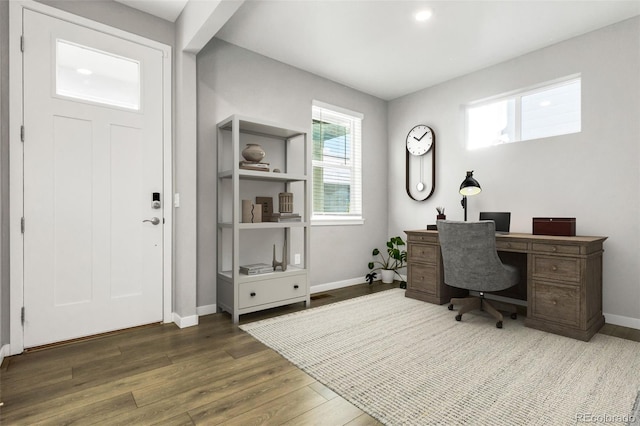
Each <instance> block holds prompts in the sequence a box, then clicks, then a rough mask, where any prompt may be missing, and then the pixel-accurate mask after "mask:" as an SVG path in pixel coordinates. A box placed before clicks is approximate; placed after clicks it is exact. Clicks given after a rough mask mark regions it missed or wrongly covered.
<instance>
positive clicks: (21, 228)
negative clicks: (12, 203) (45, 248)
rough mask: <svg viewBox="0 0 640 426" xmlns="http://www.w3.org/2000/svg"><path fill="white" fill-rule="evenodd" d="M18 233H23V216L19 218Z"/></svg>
mask: <svg viewBox="0 0 640 426" xmlns="http://www.w3.org/2000/svg"><path fill="white" fill-rule="evenodd" d="M20 233H22V234H24V217H21V218H20Z"/></svg>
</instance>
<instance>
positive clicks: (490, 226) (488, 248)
mask: <svg viewBox="0 0 640 426" xmlns="http://www.w3.org/2000/svg"><path fill="white" fill-rule="evenodd" d="M495 229H496V226H495V223H494V222H493V221H481V222H455V221H449V220H439V221H438V236H439V239H440V248H441V251H442V263H443V265H444V283H445V284H447V285H449V286H451V287H457V288H463V289H467V290H473V291H477V292H479V293H480V297H476V296H470V297H466V298H453V299H451V302H450V304H449V310H453V305H462V306H461V307H460V309H459V310H458V315H456V320H457V321H460V320H462V314H464V313H465V312H468V311H470V310H472V309H480V310H484V311H486V312H488V313H489V314H491V315H492V316H493V317H495V318H496V319H497V320H498V322H497V323H496V327H498V328H502V319H503V318H502V314H501V313H500V312H498V310H497V309H496V308H495V307H494V306H493V305H492V304H491V303H489V301H487V300H486V299H485V298H484V292H490V291H499V290H504V289H507V288H509V287H513V286H514V285H516V284H517V283H518V281H519V280H520V273H519V271H518V269H517V268H516V267H514V266H511V265H505V264H503V263H502V261H500V258H499V257H498V252H497V250H496V234H495ZM500 305H501V306H502V307H503V308H506V310H509V311H510V312H511V318H513V319H515V318H517V314H516V312H517V311H516V307H515V305H507V304H503V303H500Z"/></svg>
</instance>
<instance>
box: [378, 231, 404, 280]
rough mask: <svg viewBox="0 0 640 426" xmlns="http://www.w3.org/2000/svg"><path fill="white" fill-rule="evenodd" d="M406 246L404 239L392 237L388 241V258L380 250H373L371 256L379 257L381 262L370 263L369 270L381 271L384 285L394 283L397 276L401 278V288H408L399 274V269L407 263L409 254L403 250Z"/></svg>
mask: <svg viewBox="0 0 640 426" xmlns="http://www.w3.org/2000/svg"><path fill="white" fill-rule="evenodd" d="M404 245H405V244H404V241H402V238H400V237H392V238H390V239H389V241H387V255H386V256H385V255H384V253H383V252H381V251H380V250H379V249H377V248H374V249H373V252H372V253H371V254H372V255H373V256H379V260H374V261H371V262H369V269H370V270H371V272H374V271H378V270H379V271H380V274H381V275H382V282H383V283H392V282H393V278H394V276H395V275H397V276H398V277H399V278H400V287H401V288H405V287H406V284H407V283H406V282H405V281H404V280H403V279H402V275H400V274H399V273H398V269H400V268H402V267H404V266H405V263H406V262H407V252H406V250H404V249H403V247H404ZM369 275H370V274H369ZM374 276H375V275H374Z"/></svg>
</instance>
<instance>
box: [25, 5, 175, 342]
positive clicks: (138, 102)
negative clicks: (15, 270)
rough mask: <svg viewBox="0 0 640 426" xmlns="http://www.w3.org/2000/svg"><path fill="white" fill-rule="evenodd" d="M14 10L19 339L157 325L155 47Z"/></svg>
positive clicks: (159, 187) (159, 149)
mask: <svg viewBox="0 0 640 426" xmlns="http://www.w3.org/2000/svg"><path fill="white" fill-rule="evenodd" d="M23 13H24V15H23V25H24V26H23V36H24V54H23V61H24V62H23V70H24V71H23V72H24V76H23V79H24V80H23V81H24V220H25V229H24V306H25V311H24V347H26V348H28V347H34V346H39V345H44V344H48V343H52V342H58V341H63V340H68V339H74V338H78V337H82V336H88V335H93V334H98V333H103V332H107V331H112V330H117V329H122V328H127V327H132V326H137V325H142V324H148V323H153V322H158V321H162V319H163V244H162V242H163V228H164V227H163V209H164V208H165V206H166V205H167V204H166V203H165V200H164V198H165V195H166V194H165V193H164V191H163V127H162V120H163V115H162V112H163V105H162V103H163V83H162V79H163V76H162V72H163V66H162V63H163V52H162V51H160V50H157V49H154V48H150V47H147V46H143V45H140V44H138V43H134V42H131V41H127V40H124V39H122V38H119V37H115V36H112V35H108V34H105V33H103V32H100V31H96V30H92V29H89V28H87V27H83V26H80V25H76V24H73V23H69V22H67V21H64V20H61V19H57V18H53V17H50V16H47V15H44V14H42V13H38V12H35V11H31V10H27V9H24V10H23ZM154 199H158V200H159V201H160V203H156V204H159V206H158V208H154V205H153V204H154V203H153V201H154ZM153 218H158V220H159V223H154V222H150V220H153Z"/></svg>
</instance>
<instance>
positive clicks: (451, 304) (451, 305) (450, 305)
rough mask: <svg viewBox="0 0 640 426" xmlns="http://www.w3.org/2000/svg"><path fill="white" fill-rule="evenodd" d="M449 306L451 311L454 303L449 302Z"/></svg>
mask: <svg viewBox="0 0 640 426" xmlns="http://www.w3.org/2000/svg"><path fill="white" fill-rule="evenodd" d="M447 308H448V309H449V310H450V311H453V303H450V304H449V306H447Z"/></svg>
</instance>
